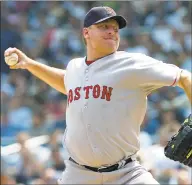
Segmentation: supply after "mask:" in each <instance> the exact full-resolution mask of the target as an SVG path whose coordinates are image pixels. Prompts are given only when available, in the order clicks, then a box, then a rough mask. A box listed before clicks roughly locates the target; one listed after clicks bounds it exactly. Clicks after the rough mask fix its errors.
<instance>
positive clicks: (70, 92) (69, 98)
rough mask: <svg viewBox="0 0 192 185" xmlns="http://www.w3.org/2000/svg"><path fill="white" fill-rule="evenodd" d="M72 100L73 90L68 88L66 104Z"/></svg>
mask: <svg viewBox="0 0 192 185" xmlns="http://www.w3.org/2000/svg"><path fill="white" fill-rule="evenodd" d="M72 101H73V91H72V90H71V89H70V90H69V93H68V104H69V103H71V102H72Z"/></svg>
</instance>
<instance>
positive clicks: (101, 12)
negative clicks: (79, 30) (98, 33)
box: [84, 6, 127, 29]
mask: <svg viewBox="0 0 192 185" xmlns="http://www.w3.org/2000/svg"><path fill="white" fill-rule="evenodd" d="M108 19H114V20H116V21H117V23H118V24H119V29H121V28H124V27H125V26H126V24H127V21H126V19H125V18H124V17H123V16H121V15H117V14H116V12H115V11H114V10H113V9H112V8H110V7H107V6H100V7H94V8H92V9H91V10H89V12H88V13H87V14H86V16H85V19H84V27H85V28H87V27H89V26H91V25H94V24H97V23H100V22H103V21H106V20H108Z"/></svg>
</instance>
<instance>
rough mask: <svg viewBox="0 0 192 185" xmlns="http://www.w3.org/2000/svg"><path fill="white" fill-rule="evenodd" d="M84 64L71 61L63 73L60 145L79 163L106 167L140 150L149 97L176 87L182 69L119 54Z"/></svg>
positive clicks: (136, 56) (147, 58) (78, 61)
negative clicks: (64, 124) (64, 102)
mask: <svg viewBox="0 0 192 185" xmlns="http://www.w3.org/2000/svg"><path fill="white" fill-rule="evenodd" d="M85 59H86V57H84V58H76V59H73V60H72V61H70V62H69V64H68V66H67V69H66V75H65V86H66V89H67V92H68V106H67V112H66V122H67V129H66V132H65V135H64V144H65V146H66V148H67V150H68V152H69V155H70V156H71V157H72V158H73V159H74V160H75V161H76V162H78V163H79V164H82V165H88V166H94V167H100V166H108V165H111V164H115V163H117V162H118V161H120V160H121V159H123V158H124V157H128V156H131V155H133V154H135V153H136V152H137V151H138V150H139V133H140V125H141V123H142V121H143V119H144V115H145V113H146V108H147V95H149V94H150V93H151V92H152V91H153V90H155V89H157V88H160V87H162V86H171V85H172V86H175V85H176V84H177V81H178V79H179V76H180V72H181V69H180V68H178V67H176V66H175V65H172V64H166V63H163V62H161V61H158V60H155V59H153V58H151V57H148V56H146V55H144V54H138V53H127V52H123V51H119V52H115V53H113V54H111V55H108V56H105V57H103V58H101V59H98V60H96V61H95V62H94V63H92V64H91V65H87V64H86V62H85Z"/></svg>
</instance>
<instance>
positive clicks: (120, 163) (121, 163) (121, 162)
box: [117, 159, 126, 169]
mask: <svg viewBox="0 0 192 185" xmlns="http://www.w3.org/2000/svg"><path fill="white" fill-rule="evenodd" d="M117 164H118V169H120V168H121V167H123V166H125V164H126V161H125V160H124V159H123V160H121V161H119V162H118V163H117Z"/></svg>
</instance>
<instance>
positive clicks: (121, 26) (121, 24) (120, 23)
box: [94, 15, 127, 29]
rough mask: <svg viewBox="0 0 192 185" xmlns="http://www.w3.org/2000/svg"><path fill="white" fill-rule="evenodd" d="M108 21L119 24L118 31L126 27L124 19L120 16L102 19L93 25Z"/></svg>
mask: <svg viewBox="0 0 192 185" xmlns="http://www.w3.org/2000/svg"><path fill="white" fill-rule="evenodd" d="M109 19H114V20H116V21H117V23H118V24H119V29H122V28H124V27H125V26H126V25H127V21H126V19H125V18H124V17H122V16H121V15H115V16H110V17H106V18H103V19H101V20H99V21H97V22H95V23H94V24H98V23H101V22H104V21H106V20H109Z"/></svg>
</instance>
